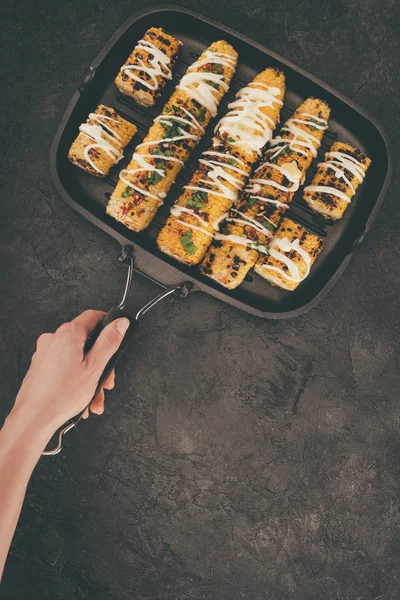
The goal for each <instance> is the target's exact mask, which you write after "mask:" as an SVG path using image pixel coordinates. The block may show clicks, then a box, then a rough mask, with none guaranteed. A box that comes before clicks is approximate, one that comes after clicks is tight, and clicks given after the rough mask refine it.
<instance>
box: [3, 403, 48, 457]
mask: <svg viewBox="0 0 400 600" xmlns="http://www.w3.org/2000/svg"><path fill="white" fill-rule="evenodd" d="M3 429H4V430H5V431H6V432H9V434H10V439H11V440H14V441H15V443H16V444H18V445H21V446H24V447H28V446H29V447H30V448H32V449H33V450H37V451H38V452H39V454H40V453H41V452H42V451H43V450H44V448H45V447H46V445H47V443H48V441H49V440H50V438H51V437H52V435H53V434H54V432H55V430H56V427H54V426H51V425H50V424H48V423H42V422H40V420H38V419H37V418H36V417H35V416H34V415H33V414H29V411H28V410H26V408H25V407H24V408H20V407H14V408H13V409H12V411H11V412H10V414H9V415H8V416H7V418H6V420H5V422H4V427H3Z"/></svg>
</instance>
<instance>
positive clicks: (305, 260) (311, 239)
mask: <svg viewBox="0 0 400 600" xmlns="http://www.w3.org/2000/svg"><path fill="white" fill-rule="evenodd" d="M322 247H323V240H322V238H320V237H319V236H317V235H315V234H314V233H310V232H309V231H307V230H306V229H305V228H304V227H302V226H301V225H300V224H299V223H295V222H294V221H292V220H291V219H288V218H284V219H283V220H282V223H281V224H280V226H279V228H278V230H277V232H276V234H275V236H274V238H273V240H272V242H271V244H270V248H269V252H268V255H267V256H266V257H264V258H263V259H262V260H260V261H258V262H257V264H256V266H255V271H256V273H258V274H259V275H261V277H263V278H264V279H267V281H269V282H270V283H271V284H272V285H276V286H279V287H281V288H284V289H286V290H289V291H293V290H294V289H296V288H297V286H298V285H299V284H300V283H301V282H302V281H304V279H306V277H308V275H309V273H310V269H311V267H312V265H313V263H314V262H315V260H316V258H317V257H318V255H319V254H320V252H321V250H322Z"/></svg>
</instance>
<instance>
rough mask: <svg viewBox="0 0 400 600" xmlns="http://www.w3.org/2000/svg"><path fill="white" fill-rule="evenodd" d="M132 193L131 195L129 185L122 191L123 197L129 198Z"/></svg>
mask: <svg viewBox="0 0 400 600" xmlns="http://www.w3.org/2000/svg"><path fill="white" fill-rule="evenodd" d="M130 195H131V188H130V187H129V185H128V186H126V188H125V189H124V191H123V192H122V197H123V198H128V197H129V196H130Z"/></svg>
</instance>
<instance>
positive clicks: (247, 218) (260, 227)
mask: <svg viewBox="0 0 400 600" xmlns="http://www.w3.org/2000/svg"><path fill="white" fill-rule="evenodd" d="M231 212H233V213H236V214H238V215H240V216H241V217H243V218H242V219H235V218H233V217H229V218H228V219H226V220H227V221H229V222H235V223H243V224H244V225H246V226H250V227H253V228H254V229H256V231H258V232H259V233H263V234H264V235H266V236H268V237H272V236H273V233H272V231H270V230H269V229H268V228H267V227H264V225H262V224H261V223H259V222H258V221H256V220H255V219H253V218H252V217H250V216H249V215H246V213H244V212H241V211H240V210H236V209H235V208H232V209H231ZM266 220H267V221H269V222H270V223H272V221H270V220H269V219H266ZM249 241H251V240H249Z"/></svg>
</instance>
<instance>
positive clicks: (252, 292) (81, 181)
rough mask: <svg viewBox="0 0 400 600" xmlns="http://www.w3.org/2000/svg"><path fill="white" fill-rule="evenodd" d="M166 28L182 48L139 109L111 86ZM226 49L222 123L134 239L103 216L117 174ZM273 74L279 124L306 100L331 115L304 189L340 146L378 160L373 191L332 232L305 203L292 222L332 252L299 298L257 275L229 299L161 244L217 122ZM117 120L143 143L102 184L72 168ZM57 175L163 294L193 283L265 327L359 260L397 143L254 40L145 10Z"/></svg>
mask: <svg viewBox="0 0 400 600" xmlns="http://www.w3.org/2000/svg"><path fill="white" fill-rule="evenodd" d="M153 26H154V27H163V28H164V29H166V30H167V31H168V32H169V33H171V34H172V35H173V36H175V37H177V38H178V39H179V40H181V41H182V42H183V48H182V51H181V54H180V58H179V59H178V62H177V65H176V67H175V69H174V77H173V80H172V81H170V82H168V84H167V86H166V88H165V90H164V92H163V94H162V97H161V99H159V101H158V102H157V104H156V106H155V107H153V108H140V107H138V106H136V105H135V103H134V102H133V100H131V99H130V98H127V97H123V96H122V95H121V94H120V93H119V91H118V90H117V88H116V87H115V86H114V85H113V81H114V78H115V76H116V74H117V73H118V70H119V68H120V67H121V65H122V64H123V63H124V61H125V59H126V58H127V56H128V55H129V54H130V52H131V51H132V50H133V48H134V46H135V44H136V42H137V41H138V40H139V39H140V38H141V37H142V36H143V34H144V33H145V31H146V30H147V29H148V28H149V27H153ZM218 39H225V40H226V41H227V42H229V43H230V44H232V45H233V47H234V48H235V49H236V50H237V51H238V53H239V64H238V68H237V70H236V74H235V76H234V79H233V81H232V85H231V87H230V90H229V92H228V93H227V94H226V97H225V98H224V100H223V101H222V103H221V105H220V109H219V112H218V116H217V117H216V119H215V120H213V122H212V123H211V125H210V126H209V128H208V130H207V133H206V135H205V136H204V137H203V140H202V141H201V142H200V144H199V146H198V147H197V149H196V150H195V152H194V153H193V154H192V156H191V158H190V159H189V160H188V162H187V164H186V167H185V168H184V169H183V170H182V172H181V174H180V176H178V178H177V181H176V183H175V184H174V186H173V187H172V188H171V191H170V193H169V194H168V197H167V200H166V203H165V204H164V206H162V207H161V208H160V210H159V211H158V213H157V215H156V217H155V219H154V220H153V222H152V224H151V225H150V226H149V227H148V228H147V229H146V230H144V231H143V232H140V233H135V232H133V231H130V230H129V229H127V228H126V227H124V226H123V225H121V224H120V223H118V222H117V221H115V220H114V219H113V218H111V217H109V216H108V215H106V213H105V208H106V204H107V202H108V199H109V197H110V195H111V193H112V191H113V188H114V186H115V185H116V183H117V181H118V173H119V171H120V169H122V168H124V167H125V166H126V165H127V163H128V162H129V158H130V156H131V155H132V152H133V150H134V148H135V146H136V145H137V144H139V143H140V141H142V139H143V138H144V136H145V135H146V132H147V130H148V128H149V126H150V125H151V123H152V120H153V119H154V117H156V116H157V115H158V114H159V112H160V109H161V107H162V106H163V103H164V102H165V101H166V99H167V98H168V96H169V95H170V94H171V92H172V91H173V88H174V87H175V85H176V84H177V83H178V81H179V79H180V77H181V76H182V74H183V73H184V72H185V70H186V68H187V67H188V66H189V64H190V63H192V62H193V61H194V60H195V59H196V58H197V57H198V56H199V54H200V53H201V51H202V50H203V49H204V48H205V47H206V46H208V45H209V44H210V43H211V42H213V41H216V40H218ZM268 66H272V67H278V68H281V69H282V70H283V71H284V73H285V76H286V96H285V103H284V106H283V107H282V111H281V123H283V121H285V120H286V119H287V118H288V117H289V116H290V115H291V114H292V113H293V111H294V109H295V108H296V107H297V106H298V105H299V104H300V103H301V102H302V101H303V100H305V98H307V97H308V96H316V97H319V98H321V99H323V100H326V101H327V102H328V103H329V105H330V106H331V109H332V112H331V115H332V116H331V118H330V125H329V129H328V130H327V132H326V135H325V137H324V139H323V142H322V145H321V148H320V151H319V153H318V157H317V158H316V159H315V160H314V162H313V164H312V166H311V168H310V169H309V172H308V174H307V178H306V183H305V185H307V183H308V182H309V181H310V179H311V178H312V176H313V175H314V173H315V169H316V164H317V162H318V161H320V160H321V159H322V158H323V154H324V153H325V152H326V151H327V150H328V149H329V148H330V146H331V144H332V142H333V141H334V140H336V139H340V140H341V141H343V142H348V143H350V144H352V145H354V146H356V147H358V148H360V149H361V150H362V151H363V152H364V153H366V154H367V155H368V156H369V157H370V158H371V160H372V163H371V166H370V168H369V170H368V172H367V175H366V178H365V181H364V183H363V185H362V186H361V187H360V189H359V191H358V192H357V194H356V196H355V197H354V198H353V200H352V202H351V204H350V206H349V207H348V209H347V210H346V212H345V214H344V217H343V218H342V219H341V220H340V221H338V222H337V223H336V224H335V225H334V226H332V225H331V224H329V223H326V222H325V221H323V219H322V218H321V217H319V216H318V215H316V214H314V213H312V212H311V210H310V209H309V208H308V206H307V205H306V204H305V202H304V201H303V200H302V198H301V189H300V193H297V194H296V195H295V197H294V198H293V201H292V203H291V205H290V208H289V210H288V211H287V213H286V214H287V216H289V217H294V219H295V220H297V221H298V222H299V223H301V224H302V225H304V226H305V227H307V228H308V229H309V230H310V231H312V232H314V233H317V234H318V235H320V236H322V237H323V238H324V242H325V243H324V249H323V251H322V253H321V255H320V256H319V258H318V260H317V261H316V263H315V264H314V266H313V268H312V269H311V273H310V275H309V276H308V278H307V279H306V280H305V281H304V282H303V283H302V284H301V285H300V286H299V287H298V288H297V289H296V290H295V291H293V292H289V291H286V290H283V289H280V288H278V287H272V286H271V285H269V284H268V283H267V282H266V281H265V280H264V279H262V278H261V277H259V276H258V275H256V274H255V273H254V272H250V273H249V275H248V276H247V277H246V279H245V281H244V282H243V284H242V285H241V286H240V287H239V288H238V289H236V290H233V291H228V290H225V289H224V288H222V287H220V286H218V285H217V284H216V283H214V282H212V281H211V280H209V279H208V278H206V277H203V276H202V275H201V274H200V272H199V271H198V270H197V269H196V268H195V267H187V266H185V265H181V264H180V263H178V262H175V261H174V260H173V259H171V258H169V257H167V256H166V255H164V254H163V253H161V252H160V251H159V250H158V248H157V245H156V241H155V239H156V237H157V234H158V232H159V230H160V229H161V227H162V226H163V224H164V222H165V220H166V217H167V215H168V214H169V207H170V206H171V205H172V204H173V203H174V201H175V200H176V198H177V197H178V195H179V193H180V190H181V189H182V186H183V185H185V183H187V181H188V180H189V178H190V175H191V173H192V172H193V170H194V169H195V167H196V164H197V159H198V157H199V155H200V153H201V152H202V150H204V149H205V148H206V147H207V146H208V145H209V141H210V135H211V134H212V129H213V126H214V124H215V122H216V120H218V119H220V118H221V116H222V115H223V114H224V113H226V112H227V104H228V103H229V102H231V101H232V100H233V97H234V95H235V93H236V92H237V91H238V89H239V88H241V87H242V86H243V85H245V84H247V83H248V82H249V81H250V80H251V79H253V77H254V76H255V75H256V74H257V73H258V72H259V71H261V70H263V69H265V68H266V67H268ZM100 103H102V104H105V105H108V106H111V107H113V108H115V109H116V110H117V112H119V113H120V114H121V116H122V117H124V118H125V119H127V120H129V121H132V122H133V123H135V124H136V125H137V127H138V133H137V134H136V135H135V137H134V139H133V141H132V142H131V144H129V146H128V147H127V148H126V150H125V153H124V154H125V158H124V159H123V160H122V161H121V162H120V163H118V165H117V166H116V167H114V168H113V169H112V170H111V172H110V174H109V175H108V176H107V177H106V178H104V179H97V178H95V177H93V176H91V175H88V174H87V173H85V172H83V171H82V170H80V169H77V168H76V167H75V166H73V165H72V164H70V163H69V161H68V159H67V153H68V150H69V147H70V145H71V144H72V142H73V140H74V139H75V137H76V135H77V132H78V128H79V125H80V124H81V123H83V122H84V121H85V120H86V117H87V115H88V114H89V112H91V111H92V110H94V109H95V107H96V106H97V105H98V104H100ZM50 167H51V174H52V178H53V180H54V182H55V185H56V187H57V189H58V191H59V193H60V194H61V196H62V197H63V198H64V199H65V200H66V201H67V202H68V204H70V205H71V206H72V207H73V208H74V209H75V210H77V211H78V212H79V213H80V214H81V215H83V216H84V217H85V218H86V219H88V220H89V221H90V222H91V223H94V224H95V225H96V226H97V227H100V228H101V229H102V230H103V231H105V232H107V233H108V234H110V235H111V236H112V237H114V238H115V239H116V240H118V242H119V243H120V244H121V246H127V245H128V246H133V248H134V251H135V265H136V266H135V269H136V271H138V272H139V273H141V274H143V275H145V276H146V277H148V278H149V279H151V280H152V281H154V282H156V283H158V284H159V285H161V286H163V287H168V286H171V285H179V284H181V283H182V282H184V281H185V282H186V281H188V282H191V283H192V284H193V290H194V291H203V292H206V293H208V294H211V295H213V296H215V297H217V298H219V299H220V300H223V301H225V302H228V303H229V304H231V305H233V306H236V307H237V308H240V309H242V310H245V311H247V312H249V313H251V314H253V315H257V316H259V317H263V318H267V319H283V318H288V317H294V316H297V315H300V314H302V313H304V312H306V311H307V310H309V309H310V308H312V307H313V306H315V305H316V304H317V302H319V301H320V300H321V298H322V297H323V296H324V295H325V294H326V293H327V292H328V290H329V289H330V288H331V287H332V286H333V284H334V283H335V282H336V281H337V280H338V278H339V277H340V275H341V274H342V273H343V271H344V269H345V268H346V266H347V265H348V264H349V262H350V260H351V257H352V254H353V252H354V250H355V249H356V248H357V246H358V245H359V244H360V243H361V242H362V240H363V239H364V237H365V234H366V233H367V232H368V230H369V229H370V227H371V225H372V223H373V220H374V219H375V217H376V214H377V212H378V210H379V208H380V205H381V203H382V201H383V199H384V196H385V193H386V191H387V188H388V185H389V180H390V176H391V171H392V165H391V158H390V151H389V143H388V139H387V136H386V134H385V132H384V131H383V130H382V128H381V127H380V125H379V124H378V123H377V122H376V121H375V120H374V119H373V118H372V117H371V116H369V115H367V114H366V113H365V112H364V111H363V110H362V109H360V108H359V107H357V106H356V105H355V104H354V103H353V102H352V101H351V100H349V99H348V98H346V97H345V96H343V95H342V94H340V93H339V92H336V91H335V90H333V89H332V88H331V87H329V86H328V85H326V84H325V83H323V82H322V81H319V80H318V79H317V78H316V77H314V76H312V75H310V74H308V73H307V72H306V71H304V70H303V69H301V68H299V67H297V66H296V65H294V64H293V63H291V62H289V61H287V60H285V59H284V58H282V57H280V56H278V55H277V54H275V53H274V52H271V51H270V50H268V49H267V48H265V47H263V46H261V45H260V44H257V43H256V42H253V41H252V40H250V39H248V38H247V37H245V36H243V35H241V34H239V33H236V32H235V31H233V30H231V29H229V28H227V27H225V26H223V25H221V24H219V23H216V22H214V21H212V20H210V19H207V18H206V17H203V16H201V15H198V14H196V13H194V12H192V11H189V10H186V9H184V8H180V7H177V6H173V5H163V6H160V7H156V8H152V9H145V10H143V11H140V12H138V13H136V14H135V15H134V16H133V17H131V18H130V19H129V20H128V21H126V23H125V24H124V25H122V27H121V28H120V29H119V30H118V31H117V32H116V33H115V35H114V36H113V37H112V38H111V40H110V41H109V42H108V43H107V44H106V46H105V47H104V48H103V50H102V51H101V52H100V54H99V55H98V56H97V58H96V59H95V60H94V62H93V63H92V65H91V66H90V67H89V69H88V72H87V74H86V76H85V78H84V80H83V82H82V84H81V85H80V86H79V87H78V89H77V91H76V92H75V93H74V95H73V97H72V99H71V101H70V103H69V105H68V108H67V110H66V112H65V114H64V116H63V119H62V122H61V124H60V126H59V129H58V131H57V133H56V136H55V138H54V141H53V144H52V148H51V154H50Z"/></svg>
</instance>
